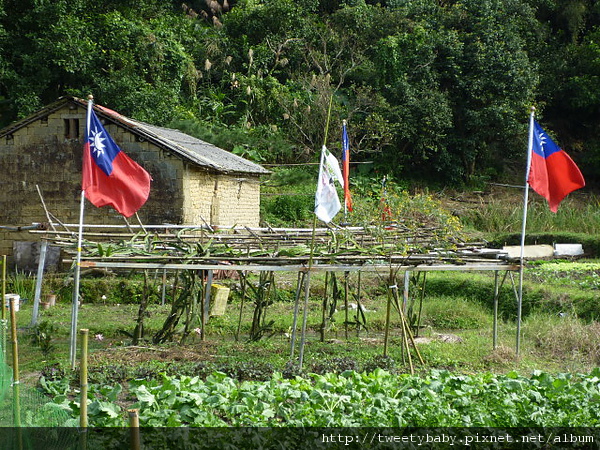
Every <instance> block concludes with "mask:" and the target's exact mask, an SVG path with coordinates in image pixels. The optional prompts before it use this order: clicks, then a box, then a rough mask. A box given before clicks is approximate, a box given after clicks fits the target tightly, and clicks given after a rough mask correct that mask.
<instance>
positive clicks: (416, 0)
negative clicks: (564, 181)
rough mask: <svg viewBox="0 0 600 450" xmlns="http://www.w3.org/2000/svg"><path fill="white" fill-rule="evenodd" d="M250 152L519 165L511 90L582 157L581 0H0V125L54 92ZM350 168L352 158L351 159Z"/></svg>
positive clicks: (437, 168) (590, 82) (518, 114)
mask: <svg viewBox="0 0 600 450" xmlns="http://www.w3.org/2000/svg"><path fill="white" fill-rule="evenodd" d="M89 93H92V94H93V95H94V97H95V100H96V101H97V102H98V103H100V104H102V105H105V106H108V107H110V108H112V109H115V110H117V111H119V112H121V113H123V114H125V115H128V116H130V117H133V118H136V119H138V120H143V121H147V122H150V123H153V124H158V125H166V126H177V127H180V128H182V129H184V130H185V131H186V132H189V133H191V134H195V135H197V136H199V137H201V138H203V139H206V140H209V141H211V142H213V143H215V144H217V145H220V146H222V147H224V148H227V149H229V150H233V151H234V152H236V153H238V154H241V155H243V156H246V157H248V158H249V159H253V160H254V161H257V162H262V163H292V162H294V163H302V162H307V161H314V160H315V159H316V156H315V155H316V154H318V151H319V149H320V147H321V145H322V143H323V142H324V140H325V137H326V136H325V128H326V127H325V124H326V122H327V116H328V111H329V109H330V108H331V123H330V127H329V134H328V136H327V142H328V145H329V147H331V148H332V149H339V140H340V133H339V130H340V126H341V121H342V120H343V119H347V120H348V130H349V134H350V145H351V148H352V151H353V159H354V160H355V161H358V160H368V161H374V164H373V165H371V166H364V167H370V169H369V170H378V171H379V173H386V174H390V175H395V176H397V177H404V178H406V177H410V178H415V179H420V180H435V181H437V182H443V183H473V182H477V181H482V180H487V179H490V180H509V179H511V178H512V179H518V180H522V177H523V174H522V172H523V167H524V161H525V152H526V148H527V125H528V114H529V108H530V107H531V106H532V105H534V106H536V108H537V113H536V114H537V118H538V121H539V122H540V123H542V124H543V126H544V127H545V128H546V129H547V130H548V131H550V132H551V134H553V135H555V136H556V138H557V141H558V142H559V143H560V144H561V146H563V147H564V148H565V149H566V150H567V151H568V152H569V153H570V154H571V156H572V157H573V158H574V159H575V161H576V162H577V163H578V164H579V166H580V167H581V168H582V171H583V172H584V175H585V177H586V179H587V181H588V185H590V184H591V183H592V181H593V180H594V179H598V176H599V175H600V120H599V119H600V2H596V1H594V0H462V1H453V0H446V1H445V0H387V1H384V0H380V1H367V0H238V1H235V0H219V1H216V0H195V1H183V2H182V0H177V1H166V0H137V1H124V0H103V1H101V2H99V1H92V0H3V1H0V114H1V115H0V126H5V125H7V124H9V123H10V122H11V121H13V120H16V119H18V118H20V117H23V116H25V115H27V114H28V113H30V112H32V111H34V110H36V109H38V108H40V107H42V106H43V105H45V104H48V103H50V102H52V101H54V100H56V99H57V98H58V97H59V96H61V95H64V94H71V95H76V96H78V97H83V98H85V97H86V96H87V95H88V94H89ZM365 170H366V169H365Z"/></svg>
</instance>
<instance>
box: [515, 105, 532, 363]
mask: <svg viewBox="0 0 600 450" xmlns="http://www.w3.org/2000/svg"><path fill="white" fill-rule="evenodd" d="M534 116H535V107H534V106H532V107H531V114H530V115H529V144H528V146H527V169H526V170H525V195H524V198H523V226H522V228H521V251H520V257H519V295H518V298H517V339H516V347H515V352H516V355H517V356H519V352H520V350H521V311H522V305H523V266H524V262H525V230H526V229H527V203H528V201H529V172H530V170H531V153H532V151H533V121H534Z"/></svg>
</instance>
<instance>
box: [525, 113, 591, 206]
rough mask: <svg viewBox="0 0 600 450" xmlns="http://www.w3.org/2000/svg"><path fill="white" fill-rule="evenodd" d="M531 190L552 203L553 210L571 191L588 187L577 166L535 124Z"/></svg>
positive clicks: (550, 204)
mask: <svg viewBox="0 0 600 450" xmlns="http://www.w3.org/2000/svg"><path fill="white" fill-rule="evenodd" d="M527 181H528V182H529V185H530V186H531V188H532V189H533V190H534V191H536V192H537V193H538V194H540V195H541V196H542V197H544V198H546V200H548V206H550V211H552V212H556V211H558V205H559V204H560V202H561V201H562V200H563V199H564V198H565V197H566V196H567V195H568V194H569V193H571V192H573V191H574V190H576V189H580V188H582V187H584V186H585V180H584V179H583V175H582V174H581V172H580V170H579V168H578V167H577V165H576V164H575V163H574V162H573V160H572V159H571V157H570V156H569V155H567V153H566V152H564V151H563V150H561V148H560V147H558V145H556V144H555V143H554V141H553V140H552V139H551V138H550V136H548V134H547V133H546V132H545V131H544V130H543V129H542V127H541V126H540V125H539V124H538V123H537V122H536V121H534V129H533V148H532V153H531V166H530V171H529V179H528V180H527Z"/></svg>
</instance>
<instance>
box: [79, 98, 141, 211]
mask: <svg viewBox="0 0 600 450" xmlns="http://www.w3.org/2000/svg"><path fill="white" fill-rule="evenodd" d="M151 179H152V178H151V177H150V175H149V174H148V172H146V171H145V170H144V169H143V168H142V167H141V166H140V165H138V164H137V163H136V162H135V161H133V160H132V159H131V158H129V157H128V156H127V155H126V154H125V153H123V152H122V151H121V149H120V148H119V147H118V146H117V144H115V142H114V141H113V140H112V138H111V137H110V135H109V134H108V132H107V131H106V130H105V129H104V127H103V126H102V123H100V121H99V120H98V117H97V116H96V114H95V113H94V111H93V109H92V107H91V105H90V106H89V107H88V117H87V128H86V135H85V142H84V144H83V180H82V189H83V190H84V191H85V196H86V198H87V199H88V200H89V201H90V202H91V203H92V204H93V205H94V206H96V207H98V208H100V207H102V206H106V205H109V206H112V207H113V208H114V209H115V210H117V211H118V212H119V213H120V214H122V215H123V216H125V217H131V216H132V215H134V214H135V212H136V211H137V210H138V209H140V208H141V207H142V205H143V204H144V203H146V200H148V195H149V194H150V181H151Z"/></svg>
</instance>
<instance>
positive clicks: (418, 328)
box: [415, 272, 427, 337]
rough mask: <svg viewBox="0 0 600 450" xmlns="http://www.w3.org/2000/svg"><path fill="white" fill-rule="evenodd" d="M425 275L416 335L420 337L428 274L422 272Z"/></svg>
mask: <svg viewBox="0 0 600 450" xmlns="http://www.w3.org/2000/svg"><path fill="white" fill-rule="evenodd" d="M420 273H422V274H423V282H422V283H421V296H420V298H419V314H418V316H417V331H416V333H415V335H416V336H417V337H418V336H419V332H420V330H421V313H422V312H423V299H424V298H425V283H426V281H427V272H420Z"/></svg>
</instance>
